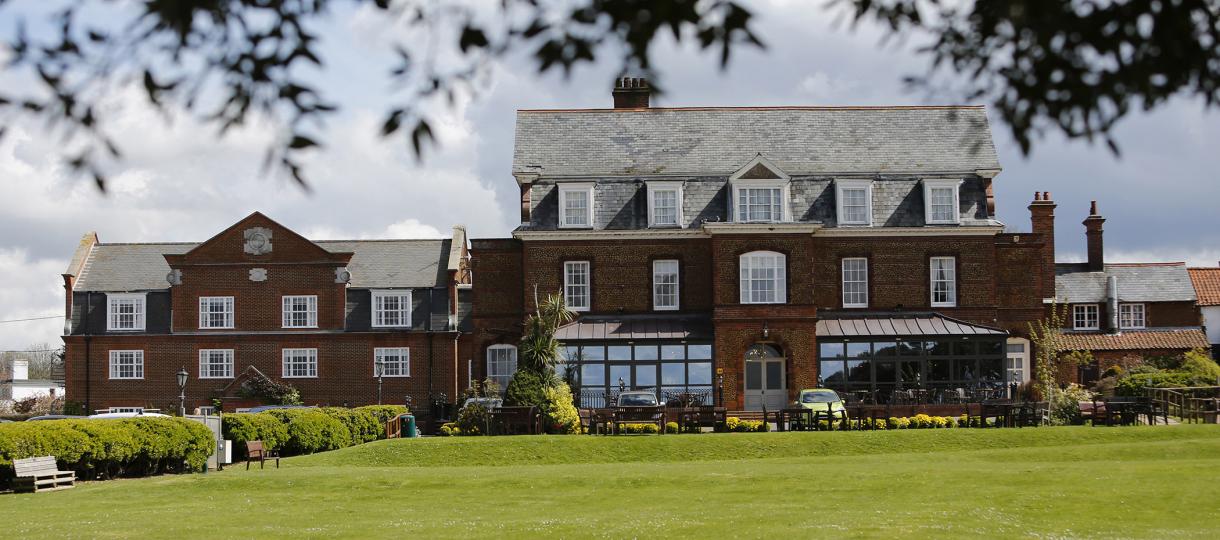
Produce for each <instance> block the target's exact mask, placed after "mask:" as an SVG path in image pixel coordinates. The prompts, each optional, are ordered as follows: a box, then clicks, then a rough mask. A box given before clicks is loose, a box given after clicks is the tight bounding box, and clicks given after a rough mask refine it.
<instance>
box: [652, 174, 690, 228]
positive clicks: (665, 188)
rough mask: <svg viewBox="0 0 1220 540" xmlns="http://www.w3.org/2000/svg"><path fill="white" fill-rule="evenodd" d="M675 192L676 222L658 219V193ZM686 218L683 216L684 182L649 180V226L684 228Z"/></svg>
mask: <svg viewBox="0 0 1220 540" xmlns="http://www.w3.org/2000/svg"><path fill="white" fill-rule="evenodd" d="M670 191H672V192H673V194H674V206H675V208H674V220H675V221H674V223H660V222H658V221H657V204H656V200H657V193H660V192H670ZM685 223H686V220H685V219H684V218H683V216H682V182H648V226H649V227H659V228H677V229H681V228H684V227H685V226H686V225H685Z"/></svg>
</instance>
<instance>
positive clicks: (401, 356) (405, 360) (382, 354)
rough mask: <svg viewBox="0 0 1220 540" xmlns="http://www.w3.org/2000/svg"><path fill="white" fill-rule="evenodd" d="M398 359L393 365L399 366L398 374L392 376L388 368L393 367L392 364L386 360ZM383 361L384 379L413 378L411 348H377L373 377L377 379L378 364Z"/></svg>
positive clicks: (374, 353) (374, 354) (374, 351)
mask: <svg viewBox="0 0 1220 540" xmlns="http://www.w3.org/2000/svg"><path fill="white" fill-rule="evenodd" d="M391 357H392V358H396V359H397V360H395V361H394V362H393V363H392V364H393V365H394V366H397V373H394V374H390V373H386V371H388V370H387V369H386V368H387V367H388V366H390V365H391V362H387V361H385V359H386V358H391ZM378 361H381V366H382V369H381V370H382V373H381V376H382V377H410V376H411V349H410V348H409V347H376V348H374V349H373V376H374V377H376V376H377V375H378V373H377V363H378Z"/></svg>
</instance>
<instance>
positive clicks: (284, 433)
mask: <svg viewBox="0 0 1220 540" xmlns="http://www.w3.org/2000/svg"><path fill="white" fill-rule="evenodd" d="M221 433H223V434H224V438H225V439H227V440H230V441H233V443H234V444H233V446H234V447H235V448H234V449H233V459H235V460H236V459H244V458H245V457H246V442H247V441H263V445H264V447H265V448H268V449H272V448H277V449H278V448H283V447H284V443H286V442H288V428H287V427H286V426H285V425H284V423H283V422H280V420H279V418H276V417H274V416H272V415H270V414H262V413H259V414H251V413H237V414H226V415H223V416H221Z"/></svg>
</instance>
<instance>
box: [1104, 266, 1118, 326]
mask: <svg viewBox="0 0 1220 540" xmlns="http://www.w3.org/2000/svg"><path fill="white" fill-rule="evenodd" d="M1106 310H1107V315H1108V317H1106V319H1108V321H1109V331H1110V333H1111V334H1117V333H1119V329H1118V278H1117V277H1116V276H1109V277H1107V278H1106Z"/></svg>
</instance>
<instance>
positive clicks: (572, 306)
mask: <svg viewBox="0 0 1220 540" xmlns="http://www.w3.org/2000/svg"><path fill="white" fill-rule="evenodd" d="M577 268H584V276H585V282H584V283H583V284H580V283H577V284H574V283H572V279H571V278H572V271H573V270H574V269H577ZM577 287H583V288H584V294H583V296H584V302H583V303H580V304H578V303H576V302H573V301H572V299H573V298H575V295H574V294H573V290H574V289H575V288H577ZM563 303H564V304H567V306H568V310H570V311H589V307H590V306H591V305H592V304H593V267H592V265H591V264H589V261H564V263H563Z"/></svg>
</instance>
